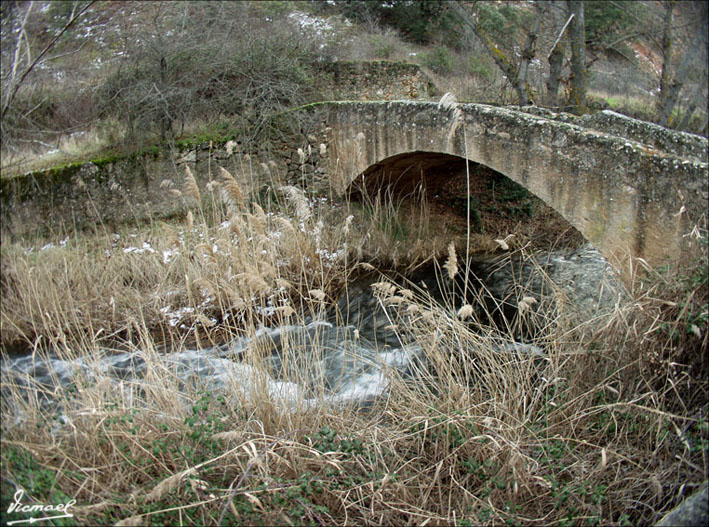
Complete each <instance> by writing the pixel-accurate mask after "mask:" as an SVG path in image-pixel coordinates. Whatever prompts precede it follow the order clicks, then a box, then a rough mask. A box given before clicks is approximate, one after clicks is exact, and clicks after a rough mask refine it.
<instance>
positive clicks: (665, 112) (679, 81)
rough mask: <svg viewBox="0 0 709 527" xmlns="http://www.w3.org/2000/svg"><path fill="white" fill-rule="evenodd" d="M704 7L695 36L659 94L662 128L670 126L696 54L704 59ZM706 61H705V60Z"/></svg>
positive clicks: (705, 35)
mask: <svg viewBox="0 0 709 527" xmlns="http://www.w3.org/2000/svg"><path fill="white" fill-rule="evenodd" d="M706 9H707V8H706V5H704V4H702V12H703V16H702V17H700V18H701V22H700V23H699V24H700V25H699V28H698V30H697V34H696V35H695V36H694V38H693V39H692V42H691V44H690V45H689V47H688V49H687V51H686V53H684V55H683V57H682V62H680V64H679V66H678V67H677V71H676V73H675V75H674V78H673V79H672V80H671V81H670V82H669V83H668V84H667V85H666V86H665V87H664V88H665V89H664V90H662V92H660V103H659V108H658V114H659V116H658V117H659V118H658V124H660V125H662V126H672V111H673V110H674V109H675V106H677V101H678V100H679V94H680V91H681V90H682V87H683V86H684V83H685V82H686V80H687V76H688V75H689V73H690V71H691V70H692V64H693V63H694V62H695V59H696V57H697V54H698V53H703V54H704V55H705V57H706V51H707V50H706V46H707V24H706ZM705 60H706V59H705Z"/></svg>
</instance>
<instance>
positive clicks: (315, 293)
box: [308, 289, 325, 302]
mask: <svg viewBox="0 0 709 527" xmlns="http://www.w3.org/2000/svg"><path fill="white" fill-rule="evenodd" d="M308 293H309V294H310V296H312V297H313V298H314V299H315V300H317V301H318V302H322V301H323V300H325V293H324V292H323V290H322V289H311V290H310V291H308Z"/></svg>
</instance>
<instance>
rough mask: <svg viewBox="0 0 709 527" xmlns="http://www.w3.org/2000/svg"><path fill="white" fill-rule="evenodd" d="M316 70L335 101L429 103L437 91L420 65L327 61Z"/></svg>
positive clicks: (388, 62)
mask: <svg viewBox="0 0 709 527" xmlns="http://www.w3.org/2000/svg"><path fill="white" fill-rule="evenodd" d="M315 68H316V70H319V72H320V73H321V74H322V75H323V76H324V79H322V80H323V81H324V82H325V83H327V84H328V86H327V87H326V89H327V88H329V89H330V90H332V92H333V93H332V97H330V98H331V99H333V100H361V101H382V100H383V101H391V100H402V99H414V100H429V99H430V98H431V97H432V96H433V95H434V91H435V88H434V86H433V82H432V81H431V80H430V79H429V78H428V76H427V75H426V74H425V73H424V72H423V71H422V70H421V68H420V67H419V66H418V64H410V63H408V62H396V61H388V60H377V61H371V62H350V61H345V62H328V63H320V64H316V66H315Z"/></svg>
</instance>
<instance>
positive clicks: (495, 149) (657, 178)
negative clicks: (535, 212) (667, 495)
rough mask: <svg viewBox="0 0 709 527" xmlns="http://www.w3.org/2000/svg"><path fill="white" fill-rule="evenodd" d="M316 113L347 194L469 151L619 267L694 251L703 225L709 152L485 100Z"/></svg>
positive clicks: (336, 183)
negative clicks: (680, 153)
mask: <svg viewBox="0 0 709 527" xmlns="http://www.w3.org/2000/svg"><path fill="white" fill-rule="evenodd" d="M319 111H320V112H323V113H321V114H320V117H321V119H322V122H323V123H324V124H325V125H326V130H327V140H328V149H329V157H328V164H329V167H328V170H329V174H330V178H331V183H332V186H333V188H334V189H335V190H337V191H340V192H344V191H345V189H347V188H348V187H349V185H350V184H351V183H352V182H353V181H354V180H355V179H356V178H358V177H362V175H365V177H366V176H368V175H372V174H373V173H374V172H375V171H376V170H377V169H381V168H382V167H386V166H387V165H392V166H393V165H394V164H396V163H397V162H399V163H403V162H405V161H404V160H406V158H407V156H408V157H409V161H411V156H413V157H414V159H417V161H416V162H417V163H419V164H421V163H431V162H434V164H435V163H439V162H440V164H442V165H445V164H446V163H447V162H448V161H446V160H447V159H449V158H447V157H445V156H452V157H455V158H463V159H468V160H470V161H472V162H473V163H479V164H482V165H485V166H487V167H490V168H491V169H493V170H495V171H497V172H499V173H501V174H503V175H505V176H506V177H508V178H509V179H511V180H512V181H514V182H516V183H518V184H520V185H522V186H523V187H524V188H526V189H527V190H529V191H530V192H531V193H532V194H534V195H535V196H537V197H538V198H540V199H541V200H542V201H544V202H545V203H546V204H547V205H549V206H550V207H551V208H553V209H554V210H556V211H557V212H558V213H559V214H560V215H561V216H562V217H563V218H564V219H565V220H566V221H567V222H568V223H569V224H570V225H572V226H573V227H574V228H576V229H577V230H578V231H579V232H580V233H581V234H582V235H583V236H584V237H585V238H586V239H587V240H588V241H590V242H591V243H592V244H593V245H594V246H595V247H596V248H597V249H598V250H599V251H600V252H601V253H602V254H603V255H604V256H605V257H606V258H607V259H608V261H609V262H610V263H611V265H614V266H615V267H616V268H617V269H619V270H621V271H625V270H626V265H627V261H628V258H629V257H640V258H643V259H645V260H646V261H647V262H649V263H650V264H651V265H656V266H659V265H661V264H662V263H665V261H666V260H668V259H670V260H674V259H677V257H678V256H680V255H685V256H686V254H687V251H690V250H694V249H693V247H691V245H692V244H691V242H692V240H691V237H688V236H687V234H688V233H690V232H691V231H692V225H693V224H701V223H702V222H704V225H706V223H705V222H706V216H705V210H706V207H707V199H708V198H709V192H708V189H707V163H706V160H705V159H704V160H699V159H696V158H693V157H690V158H687V157H677V156H674V155H672V154H669V153H667V152H663V151H660V150H658V149H657V148H656V147H655V146H653V147H648V146H647V145H646V144H644V143H640V142H638V141H635V140H631V139H627V138H621V137H618V136H615V135H612V134H609V133H605V132H600V131H597V130H594V129H589V128H584V127H582V126H579V125H578V124H570V123H568V122H564V121H563V119H561V120H560V119H549V118H545V117H540V116H537V115H531V114H529V113H526V112H522V111H518V110H513V109H508V108H498V107H491V106H486V105H476V104H466V105H459V106H458V107H457V108H456V109H445V108H440V107H439V106H438V105H437V104H435V103H412V102H403V101H400V102H381V103H378V102H375V103H371V102H370V103H367V102H355V103H327V104H324V105H321V106H320V108H319ZM417 156H418V157H417ZM425 156H430V159H429V161H425ZM705 157H706V156H705ZM431 160H433V161H431ZM414 165H416V163H414ZM429 168H430V167H429ZM409 170H412V169H409Z"/></svg>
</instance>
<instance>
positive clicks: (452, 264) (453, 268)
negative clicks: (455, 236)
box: [443, 242, 458, 280]
mask: <svg viewBox="0 0 709 527" xmlns="http://www.w3.org/2000/svg"><path fill="white" fill-rule="evenodd" d="M443 267H444V269H445V270H446V271H448V278H450V279H451V280H453V279H454V278H455V275H457V274H458V257H457V256H456V254H455V244H454V243H453V242H450V243H449V244H448V260H446V264H445V265H444V266H443Z"/></svg>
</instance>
